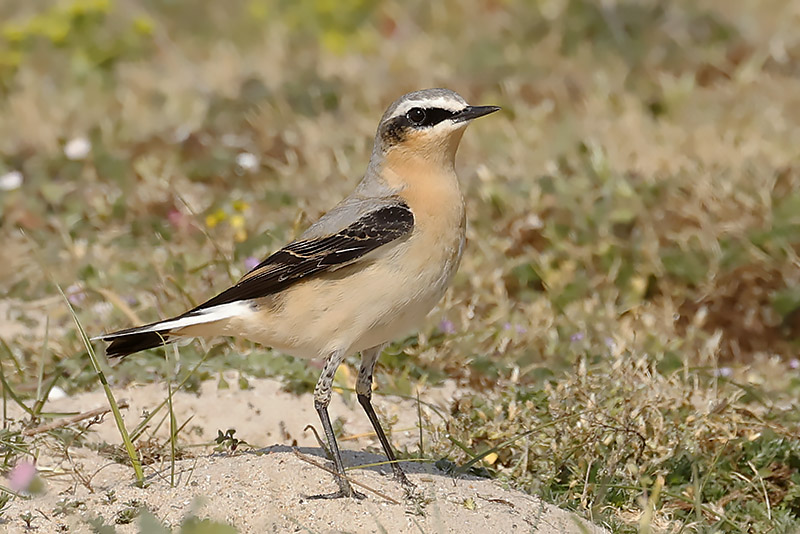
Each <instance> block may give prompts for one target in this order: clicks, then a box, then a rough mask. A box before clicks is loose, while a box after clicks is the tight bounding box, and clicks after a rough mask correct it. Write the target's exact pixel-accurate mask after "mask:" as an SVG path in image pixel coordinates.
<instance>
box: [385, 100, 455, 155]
mask: <svg viewBox="0 0 800 534" xmlns="http://www.w3.org/2000/svg"><path fill="white" fill-rule="evenodd" d="M415 108H419V109H421V110H422V111H424V112H425V118H424V119H423V120H422V121H421V122H413V121H412V120H411V118H410V117H409V114H410V112H411V110H412V109H415ZM456 113H457V112H456V111H450V110H447V109H442V108H433V107H431V108H423V107H422V106H414V107H413V108H411V109H409V110H408V111H406V112H405V113H404V114H403V115H398V116H396V117H394V118H392V119H390V120H388V121H386V122H385V123H384V124H382V125H381V128H380V130H379V135H380V137H381V139H382V140H383V143H384V146H392V145H396V144H398V143H402V142H403V141H405V140H406V137H407V135H408V133H409V132H411V131H413V130H420V129H424V128H430V127H432V126H435V125H437V124H439V123H440V122H442V121H445V120H447V119H450V118H452V117H453V116H454V115H455V114H456ZM414 115H418V114H417V113H416V112H415V113H414Z"/></svg>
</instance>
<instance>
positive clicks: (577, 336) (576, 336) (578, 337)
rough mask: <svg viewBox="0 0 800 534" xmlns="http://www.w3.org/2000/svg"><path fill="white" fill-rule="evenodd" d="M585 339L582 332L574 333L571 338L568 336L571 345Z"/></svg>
mask: <svg viewBox="0 0 800 534" xmlns="http://www.w3.org/2000/svg"><path fill="white" fill-rule="evenodd" d="M584 337H585V335H584V333H583V332H575V333H574V334H572V335H571V336H569V340H570V341H572V342H573V343H577V342H578V341H580V340H582V339H583V338H584Z"/></svg>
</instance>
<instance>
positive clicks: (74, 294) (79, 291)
mask: <svg viewBox="0 0 800 534" xmlns="http://www.w3.org/2000/svg"><path fill="white" fill-rule="evenodd" d="M66 293H67V300H69V302H70V304H72V305H74V306H78V305H79V304H81V303H82V302H83V301H84V300H86V292H85V291H84V290H83V288H82V287H81V286H80V285H79V284H72V285H71V286H69V287H68V288H67V291H66Z"/></svg>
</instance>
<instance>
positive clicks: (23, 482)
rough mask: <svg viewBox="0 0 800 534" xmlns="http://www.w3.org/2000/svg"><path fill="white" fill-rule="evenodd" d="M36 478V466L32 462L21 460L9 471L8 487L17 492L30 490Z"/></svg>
mask: <svg viewBox="0 0 800 534" xmlns="http://www.w3.org/2000/svg"><path fill="white" fill-rule="evenodd" d="M35 478H36V466H35V465H34V464H33V463H31V462H20V463H18V464H17V465H15V466H14V468H13V469H12V470H11V472H9V473H8V487H9V488H11V489H12V490H13V491H15V492H17V493H21V492H24V491H28V488H30V486H31V483H32V482H33V479H35Z"/></svg>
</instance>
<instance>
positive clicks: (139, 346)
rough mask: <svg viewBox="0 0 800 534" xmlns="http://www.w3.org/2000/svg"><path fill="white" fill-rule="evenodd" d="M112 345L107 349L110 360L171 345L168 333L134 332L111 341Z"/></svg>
mask: <svg viewBox="0 0 800 534" xmlns="http://www.w3.org/2000/svg"><path fill="white" fill-rule="evenodd" d="M110 341H111V344H110V345H109V346H108V347H107V348H106V355H107V356H108V357H109V358H121V357H122V356H127V355H128V354H133V353H134V352H139V351H140V350H146V349H152V348H155V347H160V346H162V345H164V344H166V343H169V341H170V339H169V333H168V332H138V333H136V332H132V333H130V334H127V335H123V336H121V337H115V338H113V339H111V340H110Z"/></svg>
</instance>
